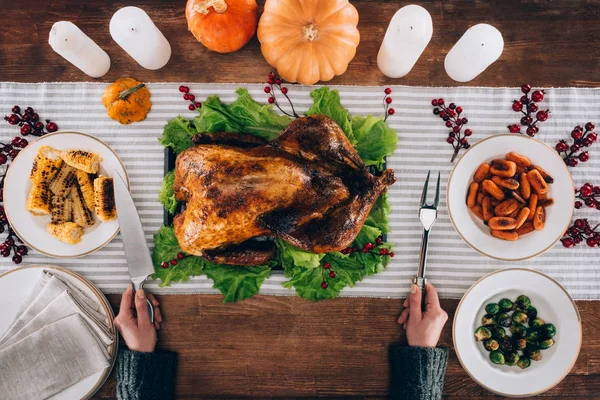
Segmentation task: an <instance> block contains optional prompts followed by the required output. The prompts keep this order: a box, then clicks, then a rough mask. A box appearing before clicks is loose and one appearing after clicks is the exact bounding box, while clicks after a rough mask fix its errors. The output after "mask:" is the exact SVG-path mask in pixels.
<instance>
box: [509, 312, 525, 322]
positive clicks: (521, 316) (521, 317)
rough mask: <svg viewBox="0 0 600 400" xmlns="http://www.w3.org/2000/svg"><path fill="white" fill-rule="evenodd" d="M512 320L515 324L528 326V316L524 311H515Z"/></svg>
mask: <svg viewBox="0 0 600 400" xmlns="http://www.w3.org/2000/svg"><path fill="white" fill-rule="evenodd" d="M512 320H513V322H514V323H515V324H526V323H527V321H528V319H527V314H525V313H524V312H523V311H515V312H514V313H513V315H512Z"/></svg>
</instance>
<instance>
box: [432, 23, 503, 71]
mask: <svg viewBox="0 0 600 400" xmlns="http://www.w3.org/2000/svg"><path fill="white" fill-rule="evenodd" d="M503 50H504V39H502V34H501V33H500V31H499V30H498V29H496V28H494V27H493V26H491V25H488V24H477V25H474V26H472V27H470V28H469V29H467V31H466V32H465V33H464V35H462V37H461V38H460V39H458V42H456V44H455V45H454V47H452V49H450V51H449V52H448V55H446V59H445V60H444V68H446V73H447V74H448V76H449V77H450V78H452V79H454V80H455V81H457V82H468V81H470V80H473V79H475V78H476V77H477V75H479V74H481V73H482V72H483V71H485V69H486V68H487V67H489V66H490V65H491V64H492V63H494V62H495V61H496V60H497V59H498V58H499V57H500V55H502V51H503Z"/></svg>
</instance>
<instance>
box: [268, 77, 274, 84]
mask: <svg viewBox="0 0 600 400" xmlns="http://www.w3.org/2000/svg"><path fill="white" fill-rule="evenodd" d="M274 83H275V79H273V78H269V79H267V84H269V85H272V84H274Z"/></svg>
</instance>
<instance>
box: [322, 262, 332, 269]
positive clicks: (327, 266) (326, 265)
mask: <svg viewBox="0 0 600 400" xmlns="http://www.w3.org/2000/svg"><path fill="white" fill-rule="evenodd" d="M323 268H325V269H329V268H331V264H329V263H328V262H326V263H325V264H323Z"/></svg>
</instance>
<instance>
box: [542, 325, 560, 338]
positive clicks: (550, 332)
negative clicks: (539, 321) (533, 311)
mask: <svg viewBox="0 0 600 400" xmlns="http://www.w3.org/2000/svg"><path fill="white" fill-rule="evenodd" d="M540 335H542V337H544V338H545V339H550V338H552V337H554V335H556V327H555V326H554V325H552V324H544V325H542V326H541V327H540Z"/></svg>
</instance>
